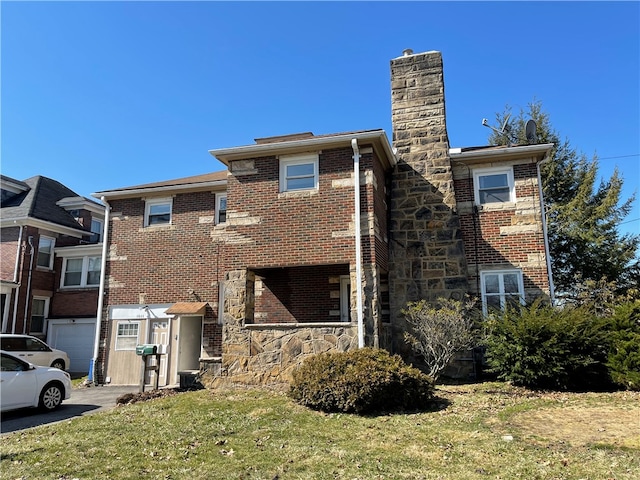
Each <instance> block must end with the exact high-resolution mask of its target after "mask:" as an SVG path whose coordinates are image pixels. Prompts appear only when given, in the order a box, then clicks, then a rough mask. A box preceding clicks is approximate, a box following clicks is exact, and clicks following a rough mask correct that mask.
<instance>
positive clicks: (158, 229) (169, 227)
mask: <svg viewBox="0 0 640 480" xmlns="http://www.w3.org/2000/svg"><path fill="white" fill-rule="evenodd" d="M175 229H176V226H175V225H148V226H146V227H142V228H140V229H139V230H138V231H139V232H161V231H164V230H175Z"/></svg>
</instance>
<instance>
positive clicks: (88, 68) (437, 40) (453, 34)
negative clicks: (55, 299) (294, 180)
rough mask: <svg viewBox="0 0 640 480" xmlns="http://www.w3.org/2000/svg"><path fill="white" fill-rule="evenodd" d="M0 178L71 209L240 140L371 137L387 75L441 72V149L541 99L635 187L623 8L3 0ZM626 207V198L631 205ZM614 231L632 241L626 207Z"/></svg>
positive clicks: (385, 120) (638, 6) (633, 28)
mask: <svg viewBox="0 0 640 480" xmlns="http://www.w3.org/2000/svg"><path fill="white" fill-rule="evenodd" d="M0 8H1V11H0V13H1V27H2V33H1V77H0V80H1V102H2V103H1V154H2V156H1V171H2V174H4V175H8V176H10V177H14V178H17V179H26V178H28V177H31V176H33V175H45V176H48V177H51V178H54V179H56V180H59V181H60V182H62V183H64V184H65V185H67V186H68V187H70V188H71V189H73V190H74V191H76V192H77V193H78V194H80V195H84V196H90V194H91V193H93V192H96V191H100V190H108V189H114V188H118V187H124V186H131V185H138V184H142V183H148V182H154V181H160V180H167V179H171V178H179V177H184V176H190V175H197V174H201V173H205V172H210V171H214V170H219V169H221V168H222V165H221V164H219V163H218V162H217V161H216V160H215V159H214V158H213V157H212V156H210V155H209V153H208V150H210V149H215V148H225V147H233V146H238V145H247V144H251V143H253V141H254V138H260V137H266V136H271V135H283V134H288V133H295V132H306V131H311V132H313V133H315V134H325V133H334V132H341V131H350V130H364V129H375V128H382V129H384V130H385V131H386V132H387V134H388V136H389V138H391V108H390V80H389V72H390V66H389V62H390V60H391V59H392V58H395V57H398V56H400V55H401V54H402V51H403V50H404V49H406V48H411V49H413V50H414V52H416V53H419V52H423V51H428V50H439V51H441V52H442V55H443V60H444V69H445V72H444V78H445V95H446V109H447V127H448V133H449V140H450V144H451V146H452V147H462V146H474V145H485V144H486V143H487V138H488V136H489V134H490V133H491V131H490V130H489V129H488V128H486V127H483V126H482V125H481V121H482V118H488V119H489V121H490V123H491V124H494V123H495V121H494V118H495V114H496V113H497V112H502V111H503V110H504V108H505V106H506V105H510V106H512V107H513V109H514V111H515V112H518V111H519V110H520V109H521V108H526V107H527V105H528V104H529V103H530V102H531V101H533V100H539V101H541V102H542V105H543V108H544V110H545V111H547V112H548V113H549V115H550V119H551V123H552V125H553V127H554V128H555V129H556V130H557V132H558V133H559V134H560V136H561V137H562V138H566V139H569V140H570V142H571V144H572V145H573V147H574V148H576V149H577V150H578V151H580V152H584V153H585V154H587V155H588V156H591V155H593V154H596V153H597V155H598V156H599V157H600V158H601V161H600V165H601V168H600V173H601V175H602V176H603V177H605V178H608V177H609V176H610V175H611V172H612V171H613V168H614V167H616V166H617V167H618V168H619V170H620V171H621V173H622V174H623V176H624V179H625V189H624V192H623V196H624V197H625V198H626V197H629V196H630V195H631V194H632V193H633V192H634V191H636V190H638V189H639V185H640V155H639V154H640V140H639V137H640V3H639V2H618V3H616V2H446V3H445V2H278V3H275V2H274V3H271V2H25V1H22V2H13V1H6V0H3V1H2V3H1V5H0ZM638 193H640V192H638ZM627 220H628V222H627V223H626V224H625V225H623V228H624V229H625V230H626V231H631V232H640V200H636V201H635V204H634V210H633V211H632V213H631V214H630V215H629V217H628V218H627Z"/></svg>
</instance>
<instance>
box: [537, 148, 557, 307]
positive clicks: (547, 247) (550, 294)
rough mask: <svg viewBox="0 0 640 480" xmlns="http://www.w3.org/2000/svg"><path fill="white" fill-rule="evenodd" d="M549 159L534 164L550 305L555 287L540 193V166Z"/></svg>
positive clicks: (545, 219)
mask: <svg viewBox="0 0 640 480" xmlns="http://www.w3.org/2000/svg"><path fill="white" fill-rule="evenodd" d="M549 160H551V158H550V157H549V154H547V155H546V156H545V157H544V158H543V159H542V160H541V161H540V162H538V163H537V164H536V170H537V173H538V192H539V196H540V209H541V210H542V236H543V238H544V255H545V257H546V260H547V274H548V277H549V298H550V299H551V305H554V304H555V303H556V299H555V296H556V294H555V286H554V285H553V273H552V272H551V255H550V253H549V237H548V235H547V210H546V209H545V207H544V193H543V192H542V174H541V173H540V166H541V165H542V164H543V163H547V162H548V161H549Z"/></svg>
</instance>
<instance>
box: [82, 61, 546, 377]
mask: <svg viewBox="0 0 640 480" xmlns="http://www.w3.org/2000/svg"><path fill="white" fill-rule="evenodd" d="M391 73H392V78H391V84H392V119H393V139H394V142H393V148H392V146H391V144H390V143H389V141H388V139H387V136H386V134H385V133H384V131H382V130H368V131H355V132H345V133H338V134H333V135H320V136H316V135H313V134H311V133H302V134H296V135H288V136H281V137H271V138H262V139H257V140H256V143H255V144H253V145H246V146H240V147H233V148H226V149H218V150H213V151H211V154H212V155H213V156H215V157H216V158H217V159H218V160H219V161H221V162H222V163H223V164H224V165H226V166H227V170H225V171H221V172H215V173H212V174H208V175H201V176H196V177H189V178H181V179H177V180H172V181H167V182H159V183H153V184H146V185H140V186H134V187H127V188H120V189H115V190H108V191H103V192H99V193H96V194H94V195H95V196H96V197H99V198H101V199H102V200H103V201H104V202H105V203H107V206H108V208H109V209H110V214H111V220H110V221H109V222H108V223H109V225H108V228H107V233H106V237H107V240H106V241H107V243H108V255H107V259H106V260H107V263H106V269H105V272H103V274H104V275H105V297H104V305H105V308H104V309H103V310H102V311H101V312H100V315H101V319H100V321H101V327H102V328H101V332H102V333H101V340H102V341H101V346H102V348H101V351H100V357H99V358H98V366H97V369H96V371H97V372H98V378H99V380H101V381H102V380H104V381H107V382H112V383H117V384H133V383H138V382H139V381H140V375H141V361H140V357H138V358H136V352H135V347H136V345H138V344H142V343H154V344H159V345H163V347H162V351H163V352H164V353H163V354H162V355H161V356H160V359H161V361H160V365H159V370H158V372H159V384H160V385H167V384H176V383H178V381H179V378H180V376H181V372H197V371H199V370H208V371H210V372H212V373H214V374H215V375H216V376H217V378H218V380H219V381H220V382H226V383H243V384H277V383H282V382H286V381H287V380H288V379H289V378H290V373H291V371H292V369H293V368H295V366H297V365H298V364H299V363H300V362H301V361H302V360H303V359H304V358H305V357H306V356H308V355H311V354H314V353H319V352H325V351H330V350H339V351H344V350H349V349H353V348H358V347H359V346H363V345H368V346H369V345H370V346H376V347H381V348H386V349H389V350H391V351H394V352H400V353H404V352H406V351H407V346H406V344H405V342H404V337H403V333H404V331H405V329H406V324H405V322H404V320H403V318H402V314H401V310H402V309H403V308H404V307H405V306H406V304H407V302H410V301H414V300H419V299H421V298H431V299H434V298H437V297H439V296H446V297H454V298H462V296H463V295H465V294H471V295H474V296H478V297H479V298H480V299H481V300H482V302H483V305H484V306H485V308H490V307H494V306H496V307H498V306H501V305H503V304H504V303H506V302H508V301H510V300H514V301H524V300H525V298H527V297H534V296H540V295H546V296H549V295H550V294H551V288H550V278H549V275H548V268H547V255H546V253H545V252H546V245H545V234H544V226H543V219H542V211H541V201H540V193H539V192H540V190H539V187H538V184H539V180H538V170H537V168H538V165H539V163H540V162H541V161H542V160H544V159H545V158H546V156H547V155H548V154H549V151H550V149H551V147H552V146H551V145H534V146H521V147H519V146H512V147H504V148H498V147H479V148H471V149H469V148H465V149H450V148H449V141H448V136H447V131H446V122H445V108H444V82H443V72H442V59H441V55H440V53H439V52H427V53H424V54H418V55H413V54H412V53H411V52H405V55H404V56H402V57H400V58H397V59H394V60H392V62H391ZM356 172H357V173H356ZM355 205H358V206H359V208H358V209H356V208H355ZM146 382H151V376H148V377H147V378H146Z"/></svg>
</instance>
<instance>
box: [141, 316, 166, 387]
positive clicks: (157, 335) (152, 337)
mask: <svg viewBox="0 0 640 480" xmlns="http://www.w3.org/2000/svg"><path fill="white" fill-rule="evenodd" d="M149 343H155V344H157V345H169V320H168V319H160V320H153V319H152V320H151V328H150V332H149ZM168 357H169V353H167V354H166V355H160V366H159V369H158V372H157V374H158V375H159V377H158V386H161V387H164V386H165V385H166V384H167V365H168V360H169V359H168ZM152 365H156V356H155V355H151V357H150V358H149V359H148V366H152ZM153 375H156V372H154V371H153V370H148V371H147V376H146V378H145V382H146V383H147V384H149V385H153V384H154V383H155V378H154V377H153Z"/></svg>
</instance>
